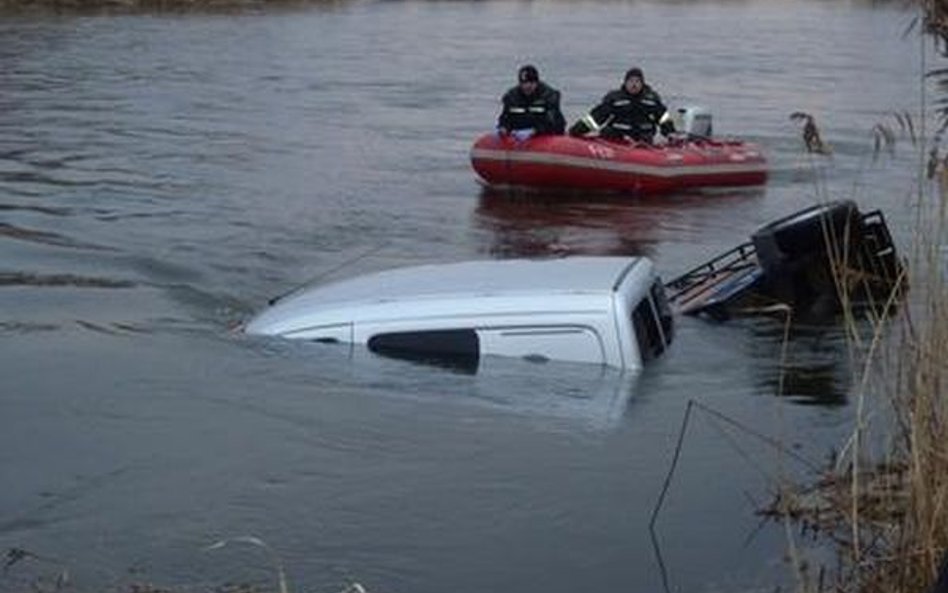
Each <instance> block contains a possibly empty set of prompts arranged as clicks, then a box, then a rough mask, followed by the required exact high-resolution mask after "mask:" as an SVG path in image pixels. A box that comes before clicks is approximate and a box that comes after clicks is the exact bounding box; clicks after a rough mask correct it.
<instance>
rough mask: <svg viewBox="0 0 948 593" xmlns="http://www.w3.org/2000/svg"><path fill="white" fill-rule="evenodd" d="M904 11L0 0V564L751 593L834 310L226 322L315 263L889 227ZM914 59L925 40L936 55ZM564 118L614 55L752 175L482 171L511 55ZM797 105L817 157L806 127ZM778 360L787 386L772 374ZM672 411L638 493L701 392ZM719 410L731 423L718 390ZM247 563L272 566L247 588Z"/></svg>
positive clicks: (901, 177) (663, 256)
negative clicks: (485, 346)
mask: <svg viewBox="0 0 948 593" xmlns="http://www.w3.org/2000/svg"><path fill="white" fill-rule="evenodd" d="M912 17H913V15H912V14H910V13H906V12H904V11H902V10H901V9H898V8H893V7H886V6H882V7H873V6H868V5H864V4H854V3H849V2H807V1H804V0H793V1H786V2H780V1H778V2H774V1H763V0H762V1H760V2H742V1H737V2H734V1H720V2H699V3H692V2H675V3H665V4H663V3H647V2H646V3H641V2H635V3H633V2H569V3H567V2H498V1H487V2H416V1H406V2H353V3H332V4H329V5H326V6H313V7H306V6H298V7H294V8H290V9H279V10H277V9H273V10H248V11H245V12H238V13H232V12H228V13H213V14H135V15H127V14H126V15H103V14H97V15H68V14H67V15H50V14H37V13H30V14H22V13H21V14H6V15H2V16H0V250H2V251H0V253H2V259H0V406H2V407H0V410H2V413H0V484H2V488H0V547H2V548H3V549H4V550H7V549H10V548H20V549H25V550H28V551H30V552H32V553H33V554H36V555H38V556H39V557H40V558H27V559H24V560H23V561H21V562H18V563H16V564H15V565H14V566H11V567H10V568H9V569H8V570H7V571H5V572H4V573H3V574H2V575H0V589H3V590H23V589H25V588H26V586H27V585H28V584H29V583H30V582H32V581H35V579H38V578H43V579H47V580H46V581H44V582H45V583H47V584H49V583H50V579H55V578H56V576H57V575H59V574H60V573H61V571H62V570H63V569H67V570H68V572H69V575H70V582H71V583H72V585H73V586H74V587H76V588H77V589H79V590H90V591H91V590H109V589H125V588H127V587H128V586H129V585H130V584H131V583H136V582H137V583H153V584H156V585H159V586H162V587H166V588H173V589H178V590H182V589H183V590H192V589H198V588H201V587H205V586H208V587H210V586H215V585H220V584H222V583H226V582H250V583H268V584H269V585H272V584H273V582H274V580H275V578H276V577H275V573H274V569H273V565H272V563H271V558H270V557H269V556H268V554H267V553H266V551H265V550H261V549H258V548H257V547H254V546H250V545H246V544H244V543H241V542H232V545H229V546H226V547H224V548H223V549H217V550H207V549H206V547H207V546H208V545H210V544H212V543H213V542H215V541H219V540H222V539H226V538H235V537H241V536H254V537H258V538H261V539H262V540H263V541H265V542H267V543H268V544H269V545H270V546H271V548H272V551H273V553H274V554H275V555H276V557H278V558H279V561H280V562H282V564H283V566H284V567H285V570H286V574H287V577H288V578H289V580H290V581H291V583H292V584H293V586H294V590H300V591H302V590H306V591H336V590H339V589H340V588H342V587H343V585H344V584H345V583H348V582H352V581H359V582H361V583H363V584H364V585H365V586H366V587H367V588H368V589H369V590H370V591H387V592H403V593H408V592H412V593H426V592H437V591H446V590H451V591H456V592H458V593H464V592H468V591H470V592H472V593H473V592H483V591H544V592H545V593H555V592H558V591H563V592H567V591H577V590H613V589H617V588H621V589H623V590H626V591H640V592H654V591H661V590H662V587H663V583H664V581H663V577H664V578H667V582H668V584H669V586H670V587H671V588H673V589H674V590H681V591H689V592H691V591H729V592H733V591H772V590H773V589H774V587H775V586H776V585H777V584H781V583H784V584H786V583H788V582H790V579H791V576H790V571H789V569H788V567H787V565H786V564H785V562H784V555H785V552H786V550H787V546H788V544H787V539H786V535H785V533H784V531H783V529H782V527H781V526H775V525H764V526H761V525H760V518H759V517H758V516H756V515H755V510H756V509H758V508H760V507H761V506H763V505H765V504H766V503H767V502H768V501H769V500H770V496H771V493H772V492H773V489H774V484H775V483H776V480H778V479H780V478H781V477H782V476H798V475H800V472H801V471H802V470H805V467H802V466H801V465H800V464H797V463H796V462H795V461H793V460H792V459H791V458H789V457H788V456H786V455H781V454H778V452H777V451H776V450H775V449H773V448H771V447H769V446H767V445H766V444H764V443H763V441H761V440H759V439H757V438H755V437H754V436H753V435H752V434H751V432H750V431H749V430H747V429H748V428H751V427H752V428H753V429H754V430H756V431H760V432H761V433H763V434H766V435H769V436H772V437H775V438H779V439H781V440H782V441H783V442H784V443H786V444H787V445H789V446H793V447H794V448H795V449H794V450H795V451H796V452H797V453H799V454H800V455H804V456H807V457H809V458H811V459H814V460H816V461H821V460H823V459H825V457H826V455H827V453H828V452H829V451H830V449H831V448H833V447H837V446H839V445H841V443H842V442H843V440H844V438H845V436H846V435H847V434H848V432H849V431H850V429H851V427H852V424H853V415H854V408H855V404H854V403H853V402H854V397H853V392H852V388H851V383H850V376H851V375H852V373H853V372H854V369H853V368H851V365H850V364H849V363H848V360H849V356H848V352H847V348H846V346H845V343H844V341H843V340H842V339H841V338H840V336H839V335H838V334H837V333H835V332H833V331H830V330H827V329H808V330H804V329H801V330H799V331H795V332H794V333H793V338H792V340H791V341H790V343H789V345H788V347H787V349H786V354H785V355H786V364H784V365H782V366H783V368H784V369H785V370H786V373H785V375H783V376H782V375H781V368H782V366H781V364H780V359H781V353H782V345H781V342H782V335H783V327H782V326H781V324H779V323H775V322H771V321H753V322H752V321H746V322H736V323H731V324H726V325H717V324H710V323H707V322H704V321H700V320H694V319H682V320H680V323H679V330H678V335H677V341H676V342H675V344H674V345H673V347H672V348H671V350H670V351H669V352H668V354H667V355H666V356H665V357H663V358H661V359H660V360H658V361H656V362H655V364H653V365H651V366H649V367H648V368H647V369H646V370H645V371H644V372H643V373H642V374H640V375H639V376H628V375H619V374H616V373H612V372H609V371H601V370H600V369H593V368H588V367H586V366H584V365H569V364H548V365H539V366H538V365H535V364H529V363H526V362H521V361H495V364H493V365H492V368H491V369H490V372H484V373H479V374H476V375H467V374H459V373H456V372H452V371H448V370H444V369H437V368H428V367H425V366H418V365H414V364H412V363H409V362H404V361H396V360H389V359H385V358H380V357H377V356H374V355H370V354H368V353H365V352H360V351H357V352H356V353H355V354H354V355H353V356H352V357H351V358H350V357H349V356H348V354H347V353H346V352H344V351H343V349H340V348H336V347H333V346H331V345H300V344H288V343H282V342H278V341H273V340H263V339H250V338H247V337H246V336H242V335H240V334H239V333H235V332H233V331H232V328H233V327H234V326H235V325H237V324H239V323H240V322H241V321H243V320H245V319H247V318H248V317H249V316H250V315H252V314H253V313H254V312H255V311H256V310H259V309H260V308H261V307H263V306H265V303H266V300H267V299H268V298H270V297H272V296H274V295H278V294H281V293H285V292H286V291H288V290H291V289H292V288H294V287H295V286H298V285H299V284H301V283H303V282H305V281H308V280H311V279H327V278H333V277H342V276H347V275H352V274H356V273H360V272H365V271H369V270H376V269H383V268H388V267H392V266H395V265H403V264H413V263H430V262H442V261H456V260H464V259H472V258H500V257H513V256H544V255H562V254H570V253H582V254H638V255H648V256H650V257H652V258H653V259H654V260H655V261H656V263H657V265H658V267H659V269H660V270H661V272H662V273H663V274H664V275H665V276H666V277H669V276H671V275H673V274H675V273H677V272H682V271H684V270H685V269H687V268H688V267H689V266H691V265H693V264H696V263H698V262H700V261H701V260H702V259H703V258H705V257H708V256H710V255H712V254H714V253H716V252H717V251H719V250H722V249H725V248H728V247H731V246H732V245H734V244H736V243H737V242H740V241H743V240H745V239H746V237H747V236H748V235H749V234H750V233H751V232H752V231H753V230H754V229H755V228H756V227H758V226H760V225H761V224H763V223H765V222H767V221H769V220H772V219H774V218H776V217H779V216H782V215H784V214H787V213H789V212H792V211H794V210H796V209H799V208H801V207H804V206H807V205H809V204H812V203H814V202H815V201H818V200H824V199H827V198H828V197H834V198H836V197H847V198H853V199H856V200H857V201H858V202H859V203H860V204H861V205H862V206H863V207H865V208H867V209H872V208H882V209H883V210H884V211H885V213H886V215H887V216H888V218H889V222H890V226H891V227H892V228H893V232H894V234H895V236H896V240H897V241H898V242H899V243H900V246H902V247H903V248H904V247H905V246H906V245H908V244H909V243H910V241H911V236H910V233H908V231H907V230H906V229H907V228H908V225H909V223H910V221H911V220H912V218H913V215H912V213H911V211H910V209H909V207H908V206H907V204H909V203H910V197H911V194H912V191H913V190H912V184H913V179H914V173H913V171H914V170H915V169H916V167H915V165H914V163H915V162H916V157H914V156H913V152H912V150H911V144H910V142H908V141H906V140H904V139H903V140H902V143H901V144H900V145H898V148H897V150H896V152H895V154H894V156H892V155H888V154H883V155H881V157H880V158H878V159H874V158H873V150H872V135H871V129H872V127H873V126H874V125H875V124H876V123H883V124H885V125H888V126H890V127H893V128H894V129H896V131H898V124H897V123H896V119H895V118H894V116H892V113H893V112H899V113H902V112H910V113H917V112H918V109H919V104H920V90H919V87H920V83H919V80H920V73H921V71H922V69H923V61H922V44H920V42H919V41H918V39H917V37H916V36H915V35H909V36H908V37H904V36H903V33H904V31H905V29H906V27H907V26H908V25H909V23H910V22H911V19H912ZM929 59H930V58H929ZM528 61H529V62H535V63H536V64H537V65H538V66H539V67H540V70H541V75H543V76H544V77H545V78H546V79H548V81H549V82H550V83H551V84H553V85H555V86H557V87H558V88H560V90H561V91H562V93H563V97H564V99H563V106H564V112H565V113H566V116H567V118H568V119H569V120H570V121H573V120H575V119H576V118H577V117H579V116H580V115H582V113H583V112H584V110H585V109H587V108H588V107H589V106H591V105H592V104H593V103H594V102H595V101H596V100H597V99H598V98H599V97H600V96H601V95H602V94H603V93H604V92H605V91H606V90H608V89H609V88H611V87H613V86H615V85H617V84H618V78H619V76H620V75H621V73H622V72H624V71H625V70H626V69H627V68H628V67H630V65H633V64H638V65H640V66H641V67H643V68H644V69H645V72H646V75H647V77H648V80H649V82H650V83H651V84H652V85H653V86H654V87H655V88H656V89H657V90H659V92H661V93H662V95H663V97H664V98H665V100H666V102H668V103H670V104H672V105H683V104H701V105H704V106H707V107H709V108H710V109H711V110H712V111H713V113H714V116H715V129H716V131H718V132H719V133H723V134H732V135H739V136H742V137H745V138H749V139H751V140H754V141H757V142H759V143H760V144H761V145H762V146H763V147H764V149H765V150H766V152H767V154H768V156H769V158H770V161H771V163H772V166H773V174H772V176H771V179H770V181H769V183H768V184H767V186H766V187H763V188H760V189H757V190H750V191H741V192H720V193H717V194H713V195H706V194H705V195H702V194H692V195H674V196H669V197H663V198H639V199H635V198H630V197H620V198H616V197H604V196H600V197H593V198H589V199H578V198H572V199H565V198H562V197H558V198H550V197H548V196H543V195H533V196H519V195H518V196H510V195H505V194H503V193H492V192H488V191H485V190H482V189H481V187H480V186H479V185H478V183H477V182H476V180H475V177H474V174H473V171H472V170H471V169H470V166H469V162H468V156H467V151H468V149H469V147H470V144H471V142H472V140H473V139H474V138H475V137H476V136H477V135H479V134H480V133H482V132H483V131H485V130H488V129H490V128H492V126H493V122H494V119H495V117H496V115H497V109H498V101H499V99H498V98H499V96H500V94H501V93H502V92H503V91H504V90H505V89H506V88H507V87H509V86H510V85H511V84H512V82H513V81H512V79H513V75H514V73H515V71H516V68H517V66H518V65H520V64H521V63H524V62H528ZM795 111H804V112H808V113H811V114H813V115H815V116H816V117H817V121H818V123H819V124H820V126H821V128H822V132H823V136H824V139H825V140H827V141H828V142H829V143H830V144H831V145H832V147H833V150H834V152H833V155H832V157H813V156H808V155H806V154H805V153H804V152H803V143H802V141H801V139H800V126H799V124H798V123H795V122H793V121H791V120H790V119H789V117H788V116H789V115H790V113H792V112H795ZM781 390H782V392H783V395H782V396H781V395H780V393H781ZM691 400H695V401H698V402H700V403H701V404H702V405H703V406H706V407H707V409H704V408H701V409H699V408H695V409H694V410H693V413H692V415H691V416H690V421H689V423H688V425H687V430H686V432H685V439H684V441H683V448H682V450H681V457H680V459H679V462H678V464H677V466H676V468H675V473H674V479H673V480H672V482H671V486H670V489H669V491H668V496H667V497H666V499H665V501H664V504H663V505H662V507H661V509H660V512H659V514H658V520H657V523H656V525H657V541H658V543H659V546H658V548H657V549H658V551H659V552H660V554H661V559H662V561H663V563H664V567H665V568H666V569H667V572H666V573H665V574H664V575H663V571H662V570H661V566H662V564H660V563H659V561H658V554H657V553H656V548H655V547H654V546H653V542H652V538H651V537H650V535H649V530H648V524H649V519H650V517H651V515H652V512H653V509H655V508H656V503H657V501H658V499H659V494H660V492H661V490H662V484H663V481H664V479H665V476H666V473H667V472H668V470H669V468H670V467H671V462H672V455H673V452H674V450H675V444H676V439H677V438H678V435H679V432H680V430H681V426H682V421H683V419H684V416H685V411H686V409H687V406H688V402H689V401H691ZM708 409H709V410H713V411H715V412H718V413H721V414H723V415H725V416H726V417H727V418H729V419H731V420H733V421H734V422H736V423H740V425H741V426H743V427H745V429H739V428H737V427H735V425H734V424H732V423H728V422H726V421H723V420H721V419H720V418H718V417H716V416H714V415H713V414H712V413H711V412H708V411H707V410H708ZM269 585H268V586H269Z"/></svg>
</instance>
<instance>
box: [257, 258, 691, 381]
mask: <svg viewBox="0 0 948 593" xmlns="http://www.w3.org/2000/svg"><path fill="white" fill-rule="evenodd" d="M245 331H246V332H247V333H248V334H259V335H272V336H281V337H284V338H292V339H299V340H311V341H319V342H343V343H352V344H365V345H366V346H368V348H369V349H370V350H373V351H376V352H380V353H388V354H393V355H396V356H398V355H399V354H400V353H415V354H417V355H419V356H422V357H429V356H430V357H435V358H436V357H438V356H440V355H446V356H458V357H474V359H479V358H480V357H482V356H489V355H498V356H512V357H523V358H527V359H529V360H536V361H542V360H564V361H573V362H584V363H594V364H600V365H607V366H612V367H617V368H620V369H638V368H640V367H641V366H642V362H643V360H645V359H648V358H651V357H653V356H656V355H658V354H660V353H661V352H662V351H664V349H665V348H666V347H667V345H668V344H669V343H670V342H671V339H672V318H671V312H670V309H669V307H668V305H667V302H666V300H665V293H664V288H663V286H662V283H661V281H660V280H659V279H658V277H657V276H656V274H655V272H654V269H653V265H652V262H651V261H649V260H648V259H646V258H641V257H570V258H563V259H551V260H491V261H472V262H461V263H450V264H436V265H424V266H416V267H408V268H401V269H395V270H389V271H384V272H378V273H374V274H369V275H366V276H361V277H357V278H353V279H350V280H344V281H340V282H335V283H331V284H326V285H322V286H315V287H310V288H306V289H303V290H301V291H298V292H296V293H294V294H291V295H289V296H287V297H285V298H283V299H280V300H278V301H277V302H276V303H275V304H274V305H273V306H271V307H270V308H268V309H266V310H265V311H263V312H262V313H260V314H259V315H258V316H256V317H255V318H253V319H252V320H250V322H249V323H248V324H247V325H246V328H245Z"/></svg>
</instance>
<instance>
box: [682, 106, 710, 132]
mask: <svg viewBox="0 0 948 593" xmlns="http://www.w3.org/2000/svg"><path fill="white" fill-rule="evenodd" d="M677 119H678V121H677V122H675V124H676V125H675V127H676V128H677V129H678V131H680V132H684V133H685V134H688V136H689V137H692V136H694V137H698V138H710V137H711V134H712V128H711V110H709V109H706V108H704V107H697V106H694V105H691V106H686V107H679V108H678V118H677Z"/></svg>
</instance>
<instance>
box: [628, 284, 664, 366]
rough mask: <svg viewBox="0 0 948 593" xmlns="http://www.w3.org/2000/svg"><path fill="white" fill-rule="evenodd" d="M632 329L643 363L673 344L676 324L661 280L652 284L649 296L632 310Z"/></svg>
mask: <svg viewBox="0 0 948 593" xmlns="http://www.w3.org/2000/svg"><path fill="white" fill-rule="evenodd" d="M632 327H633V328H635V337H636V340H637V341H638V343H639V351H640V352H641V353H642V360H643V361H646V360H651V359H653V358H655V357H656V356H658V355H659V354H661V353H662V352H664V351H665V348H666V347H667V346H668V345H669V344H670V343H671V341H672V336H673V333H674V322H673V318H672V312H671V307H670V306H669V305H668V299H667V298H666V296H665V289H664V287H663V286H662V283H661V280H656V281H655V282H654V283H653V284H652V287H651V289H650V290H649V293H648V296H647V297H646V298H643V299H642V300H641V301H640V302H639V304H638V305H637V306H636V307H635V309H633V310H632Z"/></svg>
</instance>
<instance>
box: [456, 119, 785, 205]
mask: <svg viewBox="0 0 948 593" xmlns="http://www.w3.org/2000/svg"><path fill="white" fill-rule="evenodd" d="M471 163H472V164H473V166H474V170H475V171H477V174H478V175H480V176H481V178H483V180H484V181H486V182H487V183H488V184H489V185H510V186H528V187H562V188H573V189H587V190H588V189H593V190H611V191H622V192H631V193H637V194H655V193H663V192H670V191H676V190H681V189H687V188H695V187H720V186H742V185H761V184H763V183H764V182H765V181H766V180H767V163H766V159H765V158H764V155H763V153H762V152H761V150H760V148H759V147H757V146H756V145H754V144H750V143H747V142H743V141H740V140H724V139H720V140H719V139H702V140H673V141H671V142H669V143H668V144H662V145H649V144H630V143H624V142H611V141H607V140H602V139H600V138H575V137H571V136H535V137H533V138H529V139H527V140H518V139H516V138H513V137H511V136H503V137H498V136H497V135H496V134H486V135H484V136H481V137H480V138H479V139H478V140H477V142H475V143H474V146H473V147H472V148H471Z"/></svg>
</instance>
